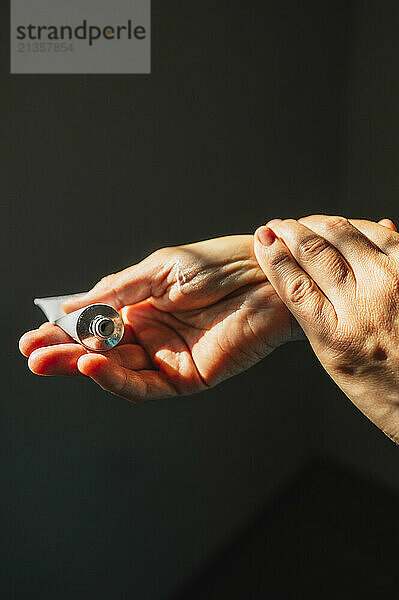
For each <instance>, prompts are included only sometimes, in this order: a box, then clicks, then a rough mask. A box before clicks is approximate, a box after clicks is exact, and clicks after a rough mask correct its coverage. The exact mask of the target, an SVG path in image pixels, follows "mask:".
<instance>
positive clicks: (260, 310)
mask: <svg viewBox="0 0 399 600" xmlns="http://www.w3.org/2000/svg"><path fill="white" fill-rule="evenodd" d="M126 315H127V322H128V323H129V324H131V325H132V327H133V329H134V332H135V336H136V339H137V341H138V342H139V343H140V345H141V347H142V348H143V349H144V350H145V352H146V354H147V355H148V357H149V359H150V360H151V362H152V364H153V366H154V368H155V369H158V370H159V374H160V376H162V377H163V378H164V379H165V380H166V381H168V382H169V383H170V384H171V385H172V386H173V387H174V388H175V389H176V391H177V393H181V394H187V393H193V392H196V391H199V390H200V389H201V388H203V387H204V386H212V385H215V384H216V383H218V382H220V381H222V380H223V379H227V378H228V377H231V376H233V375H235V374H237V373H239V372H241V371H244V370H246V369H247V368H249V367H250V366H251V365H253V364H255V363H256V362H258V361H259V360H260V359H261V358H263V357H265V356H267V354H269V353H270V352H271V351H272V350H273V349H274V348H275V347H276V346H277V345H279V344H281V343H282V342H283V341H285V338H288V337H290V334H291V316H290V314H289V313H288V311H287V310H286V309H285V307H284V306H283V305H282V303H281V301H280V300H279V298H278V297H277V295H276V294H275V292H274V290H273V288H272V287H271V286H270V284H268V283H267V282H265V283H263V284H256V285H254V286H251V287H250V288H244V289H242V290H239V291H238V293H236V294H234V295H233V296H232V297H228V298H226V299H224V300H222V301H220V302H217V303H216V304H212V305H211V306H207V307H204V308H198V309H195V310H187V311H184V312H165V311H162V310H160V309H158V308H156V307H155V306H154V305H153V304H152V303H151V302H148V303H143V304H141V305H138V306H133V307H131V308H130V309H129V310H128V311H127V313H126ZM282 332H283V333H282Z"/></svg>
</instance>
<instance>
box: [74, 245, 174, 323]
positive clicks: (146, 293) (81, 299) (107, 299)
mask: <svg viewBox="0 0 399 600" xmlns="http://www.w3.org/2000/svg"><path fill="white" fill-rule="evenodd" d="M156 255H157V253H156V252H155V253H154V254H151V255H150V256H148V257H147V258H146V259H144V260H143V261H141V262H140V263H138V264H137V265H133V266H131V267H128V268H127V269H124V270H123V271H119V273H112V274H111V275H107V276H106V277H103V278H102V279H101V280H100V281H99V282H98V283H97V284H96V285H95V286H94V287H93V288H92V289H91V290H90V291H89V292H87V293H86V294H82V295H79V296H74V297H73V298H69V299H68V300H65V302H64V303H63V304H62V308H63V310H64V311H65V312H66V313H70V312H73V311H74V310H78V309H79V308H83V307H84V306H88V305H89V304H95V303H97V302H101V303H104V304H109V305H110V306H113V307H114V308H115V309H116V310H120V309H121V308H123V307H124V306H128V305H129V304H136V302H141V301H142V300H146V299H147V298H149V297H150V296H152V295H155V292H156V291H157V289H158V290H159V286H160V282H162V281H164V280H165V276H164V271H165V269H166V268H167V267H166V265H165V263H164V262H163V261H162V260H160V257H158V260H157V259H156ZM158 293H159V292H158Z"/></svg>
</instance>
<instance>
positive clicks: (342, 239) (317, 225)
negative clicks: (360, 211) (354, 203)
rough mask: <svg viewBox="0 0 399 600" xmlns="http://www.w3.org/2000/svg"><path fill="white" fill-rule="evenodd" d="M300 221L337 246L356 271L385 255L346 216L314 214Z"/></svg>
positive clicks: (367, 266)
mask: <svg viewBox="0 0 399 600" xmlns="http://www.w3.org/2000/svg"><path fill="white" fill-rule="evenodd" d="M299 222H300V223H302V224H303V225H305V226H306V227H308V228H309V229H312V230H313V231H314V232H315V233H317V234H319V235H321V236H322V237H323V238H325V239H326V240H327V241H328V242H330V244H332V245H333V246H335V247H336V248H337V250H339V251H340V253H341V254H342V256H343V257H344V258H345V259H346V261H347V262H348V263H349V264H350V265H351V267H352V269H353V271H354V272H356V270H361V271H364V269H368V268H369V264H370V263H369V261H370V260H375V259H378V258H379V259H380V258H381V256H383V255H382V254H381V251H380V250H379V249H378V248H377V247H376V246H375V245H374V244H373V242H372V241H371V240H369V239H368V238H367V237H366V236H365V235H363V233H362V232H361V231H359V229H357V228H356V227H354V226H353V225H352V224H351V223H350V222H349V221H348V219H345V218H344V217H335V216H329V215H312V216H309V217H304V218H302V219H299Z"/></svg>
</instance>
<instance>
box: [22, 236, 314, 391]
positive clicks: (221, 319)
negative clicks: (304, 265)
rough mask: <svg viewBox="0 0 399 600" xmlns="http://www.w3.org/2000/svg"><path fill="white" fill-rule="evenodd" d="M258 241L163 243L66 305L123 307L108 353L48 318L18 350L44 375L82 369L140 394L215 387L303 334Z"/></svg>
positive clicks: (107, 386)
mask: <svg viewBox="0 0 399 600" xmlns="http://www.w3.org/2000/svg"><path fill="white" fill-rule="evenodd" d="M253 246H254V238H253V236H252V235H242V236H229V237H224V238H217V239H214V240H208V241H205V242H199V243H195V244H189V245H185V246H179V247H175V248H163V249H161V250H158V251H156V252H155V253H153V254H152V255H150V256H149V257H147V258H146V259H145V260H143V261H142V262H140V263H138V264H137V265H133V266H132V267H129V268H128V269H125V270H124V271H121V272H120V273H116V274H112V275H109V276H108V277H105V278H104V279H102V280H101V281H100V282H99V283H98V284H97V285H96V286H95V287H94V288H93V289H92V290H91V291H90V292H89V293H88V294H87V295H86V296H84V297H77V298H76V299H73V300H71V301H68V302H67V303H65V305H64V309H65V311H66V312H72V311H74V310H76V309H78V308H80V307H83V306H87V305H89V304H92V303H95V302H104V303H107V304H110V305H112V306H113V307H114V308H116V309H117V310H119V311H120V312H121V314H122V317H123V319H124V322H125V328H126V333H125V336H124V339H123V340H122V343H121V344H120V345H119V346H117V347H116V348H114V349H113V350H111V351H109V352H107V353H105V354H100V353H94V352H89V351H86V350H85V349H84V348H83V347H82V346H80V345H79V344H77V343H75V342H74V340H72V339H71V338H70V337H69V336H68V335H67V334H66V333H64V332H63V331H62V330H61V329H60V328H59V327H57V326H56V325H52V324H50V323H45V324H44V325H42V326H41V327H39V329H37V330H35V331H30V332H28V333H26V334H25V335H24V336H23V337H22V338H21V340H20V349H21V352H22V353H23V354H24V355H25V356H26V357H28V365H29V368H30V369H31V371H33V372H34V373H36V374H38V375H84V376H87V377H90V378H91V379H92V380H93V381H95V382H96V383H97V384H98V385H99V386H100V387H102V388H103V389H104V390H107V391H109V392H111V393H113V394H116V395H118V396H122V397H123V398H126V399H128V400H131V401H133V402H143V401H145V400H152V399H157V398H164V397H168V396H176V395H187V394H192V393H195V392H200V391H202V390H204V389H206V388H208V387H211V386H214V385H216V384H217V383H219V382H220V381H222V380H224V379H227V378H229V377H231V376H233V375H235V374H237V373H240V372H242V371H244V370H246V369H247V368H249V367H250V366H251V365H253V364H255V363H256V362H258V361H259V360H261V359H262V358H264V357H265V356H267V355H268V354H269V353H270V352H272V351H273V349H274V348H276V347H277V346H279V345H280V344H283V343H285V342H287V341H289V340H293V339H299V338H300V337H301V335H302V333H301V331H300V329H299V327H298V325H297V323H296V322H295V320H294V319H293V317H292V315H291V314H290V312H289V311H288V310H287V308H286V307H285V305H284V304H283V302H282V301H281V300H280V298H279V297H278V295H277V294H276V293H275V291H274V289H273V287H272V286H271V285H270V283H269V282H268V281H267V280H266V278H265V275H264V273H263V271H262V270H261V268H260V267H259V265H258V262H257V260H256V257H255V254H254V247H253Z"/></svg>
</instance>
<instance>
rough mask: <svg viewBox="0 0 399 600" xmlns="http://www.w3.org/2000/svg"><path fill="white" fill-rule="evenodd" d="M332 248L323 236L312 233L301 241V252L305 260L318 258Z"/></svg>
mask: <svg viewBox="0 0 399 600" xmlns="http://www.w3.org/2000/svg"><path fill="white" fill-rule="evenodd" d="M329 248H330V246H329V244H328V243H327V242H326V240H324V239H323V238H322V237H320V236H317V235H312V236H309V237H307V238H305V239H304V240H301V241H300V242H299V252H300V253H301V255H302V256H303V258H304V259H305V260H313V259H314V258H318V257H319V256H320V254H323V253H324V252H325V251H326V250H328V249H329Z"/></svg>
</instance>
